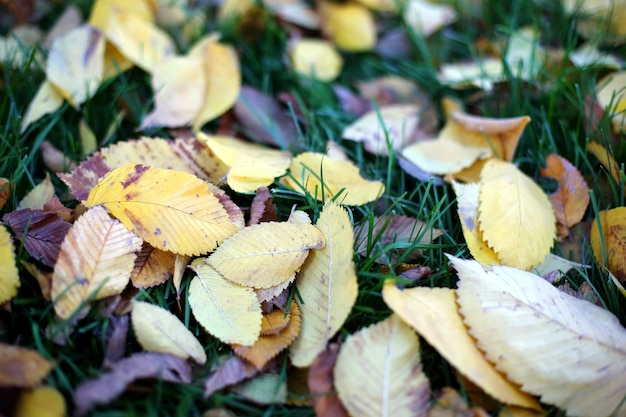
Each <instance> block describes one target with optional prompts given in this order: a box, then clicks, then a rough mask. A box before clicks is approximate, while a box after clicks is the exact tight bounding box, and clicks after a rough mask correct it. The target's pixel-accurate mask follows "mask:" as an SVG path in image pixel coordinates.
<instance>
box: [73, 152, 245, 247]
mask: <svg viewBox="0 0 626 417" xmlns="http://www.w3.org/2000/svg"><path fill="white" fill-rule="evenodd" d="M85 205H86V206H88V207H93V206H104V207H105V208H106V209H107V210H108V211H109V212H110V213H111V214H112V215H113V216H115V217H116V218H118V219H119V220H120V221H121V222H122V223H123V224H124V225H126V227H128V228H129V229H130V230H131V231H133V232H134V233H136V234H137V235H138V236H139V237H141V238H142V239H144V240H145V241H147V242H148V243H150V244H151V245H152V246H154V247H155V248H157V249H161V250H167V251H170V252H174V253H177V254H181V255H199V254H201V253H207V252H211V251H212V250H214V249H215V248H216V247H217V245H218V244H220V243H221V242H223V241H224V240H225V239H227V238H228V237H230V236H231V235H233V234H234V233H235V232H237V230H239V225H237V224H235V223H233V222H232V220H231V219H230V217H229V214H228V212H227V211H226V209H225V208H224V206H223V205H222V204H221V202H220V200H219V199H218V197H216V196H215V195H214V194H213V192H211V188H210V186H209V184H208V183H207V182H205V181H203V180H201V179H199V178H197V177H196V176H194V175H192V174H188V173H186V172H179V171H173V170H169V169H161V168H153V167H150V166H145V165H139V164H133V163H130V164H126V165H124V166H123V167H121V168H118V169H115V170H113V171H111V172H110V173H108V174H107V175H106V176H105V177H104V178H102V179H101V180H100V182H99V183H98V185H96V186H95V187H94V188H93V189H92V190H91V192H90V193H89V196H88V198H87V201H86V202H85Z"/></svg>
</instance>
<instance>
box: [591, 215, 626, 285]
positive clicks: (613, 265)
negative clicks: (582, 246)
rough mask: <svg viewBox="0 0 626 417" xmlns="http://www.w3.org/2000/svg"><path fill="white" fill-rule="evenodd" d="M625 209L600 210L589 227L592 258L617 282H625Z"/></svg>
mask: <svg viewBox="0 0 626 417" xmlns="http://www.w3.org/2000/svg"><path fill="white" fill-rule="evenodd" d="M625 237H626V207H616V208H614V209H611V210H602V211H600V212H599V213H598V217H596V218H595V219H594V221H593V224H592V225H591V233H590V236H589V239H590V242H591V248H592V250H593V256H594V258H596V261H598V263H599V264H600V265H601V266H603V267H606V268H607V269H608V270H609V271H611V273H613V275H615V277H616V278H617V279H618V280H619V281H626V256H625V254H626V244H625Z"/></svg>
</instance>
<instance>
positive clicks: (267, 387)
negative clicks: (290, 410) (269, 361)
mask: <svg viewBox="0 0 626 417" xmlns="http://www.w3.org/2000/svg"><path fill="white" fill-rule="evenodd" d="M232 391H233V392H234V393H235V394H237V395H238V396H241V397H242V398H243V399H245V400H247V401H250V402H252V403H253V404H258V405H270V404H284V403H285V402H286V401H287V381H285V377H284V376H283V375H280V374H273V373H272V374H270V373H265V374H259V375H256V376H254V377H253V378H251V379H249V380H247V381H244V382H242V383H240V384H237V385H235V386H234V387H232Z"/></svg>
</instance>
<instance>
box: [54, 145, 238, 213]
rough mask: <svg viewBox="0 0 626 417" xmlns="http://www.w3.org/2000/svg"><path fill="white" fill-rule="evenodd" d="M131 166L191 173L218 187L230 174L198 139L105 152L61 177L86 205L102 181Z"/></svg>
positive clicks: (127, 146) (131, 146)
mask: <svg viewBox="0 0 626 417" xmlns="http://www.w3.org/2000/svg"><path fill="white" fill-rule="evenodd" d="M129 162H133V163H140V164H144V165H150V166H152V167H154V168H166V169H173V170H176V171H183V172H188V173H190V174H194V175H195V176H196V177H198V178H201V179H203V180H207V181H210V182H212V183H215V184H217V183H219V182H220V179H221V178H222V177H223V176H224V175H225V174H226V170H227V167H226V166H225V165H224V164H223V163H222V162H221V161H220V160H219V159H218V158H216V157H215V155H214V154H213V152H212V151H211V150H210V149H209V148H208V147H207V146H206V145H205V144H204V143H202V142H200V141H199V140H197V139H193V138H192V139H176V140H174V141H171V140H166V139H159V138H146V137H144V138H141V139H139V140H129V141H127V142H118V143H116V144H114V145H111V146H109V147H107V148H103V149H101V150H100V152H97V153H95V154H94V155H92V156H91V157H89V158H87V160H86V161H84V162H82V163H81V164H80V165H79V167H78V168H77V169H75V170H73V171H72V172H71V173H70V174H61V175H59V177H60V178H61V179H62V180H63V182H65V183H66V184H67V185H68V186H69V187H70V189H71V190H72V194H74V196H75V197H76V198H77V199H78V200H81V201H84V200H86V199H87V196H88V195H89V191H90V190H91V189H92V188H93V187H95V186H96V184H97V183H98V181H99V180H100V178H101V177H103V176H104V175H106V174H107V173H109V172H110V171H112V170H113V169H116V168H120V167H122V166H124V165H126V164H127V163H129Z"/></svg>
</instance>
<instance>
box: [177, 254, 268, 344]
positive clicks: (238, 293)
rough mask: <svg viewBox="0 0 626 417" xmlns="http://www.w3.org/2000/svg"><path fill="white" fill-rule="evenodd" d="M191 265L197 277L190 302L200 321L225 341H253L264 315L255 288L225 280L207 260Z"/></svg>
mask: <svg viewBox="0 0 626 417" xmlns="http://www.w3.org/2000/svg"><path fill="white" fill-rule="evenodd" d="M190 267H191V269H192V270H193V271H194V272H195V273H196V274H197V276H196V277H194V278H193V279H192V280H191V284H189V305H190V306H191V312H192V313H193V315H194V317H195V318H196V320H197V321H198V323H200V324H201V325H202V327H204V329H205V330H206V331H207V332H209V333H210V334H212V335H213V336H215V337H217V338H218V339H220V340H221V341H222V342H224V343H238V344H241V345H244V346H250V345H252V344H254V342H256V340H257V339H258V338H259V335H260V333H261V319H262V317H263V315H262V313H261V304H260V303H259V300H258V299H257V297H256V294H255V293H254V290H253V289H252V288H250V287H243V286H241V285H238V284H235V283H232V282H230V281H228V280H226V279H224V278H223V277H222V276H221V275H220V273H219V272H217V271H216V270H215V269H213V267H212V266H211V265H209V264H207V263H206V262H205V259H202V258H200V259H196V260H195V261H193V262H192V263H191V266H190Z"/></svg>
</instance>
